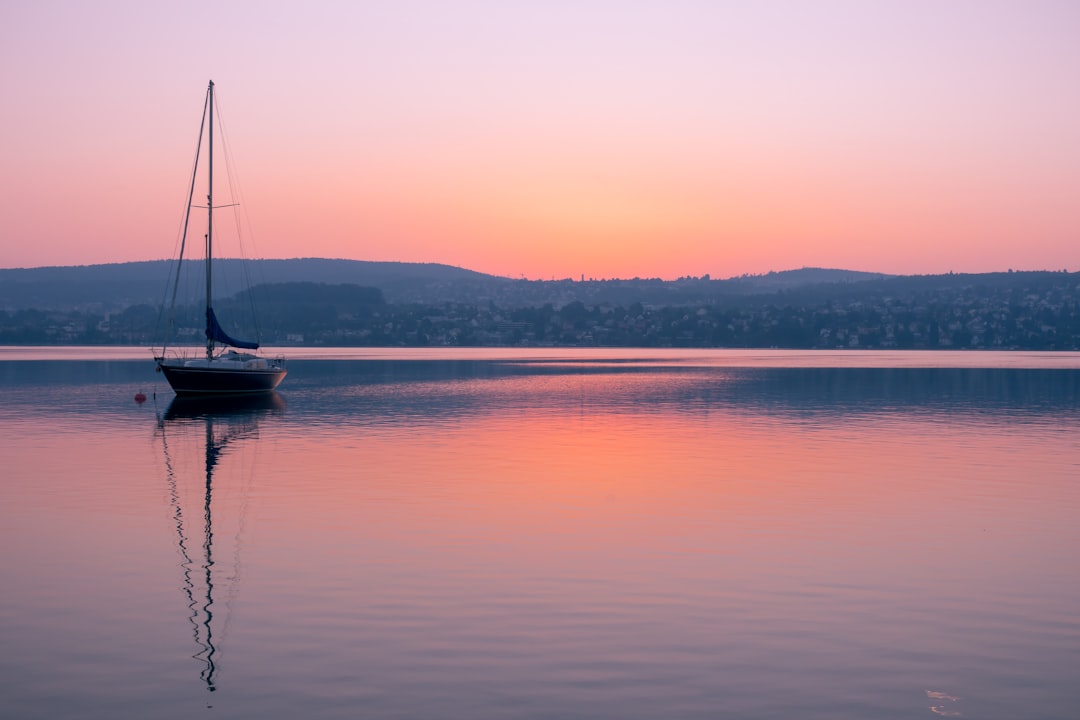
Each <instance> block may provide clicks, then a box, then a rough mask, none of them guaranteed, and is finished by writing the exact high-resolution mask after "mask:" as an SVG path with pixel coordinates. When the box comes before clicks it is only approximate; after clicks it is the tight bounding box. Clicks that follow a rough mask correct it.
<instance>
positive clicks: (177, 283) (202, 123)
mask: <svg viewBox="0 0 1080 720" xmlns="http://www.w3.org/2000/svg"><path fill="white" fill-rule="evenodd" d="M212 87H213V85H212V84H211V85H210V87H209V88H207V90H206V100H204V101H203V114H202V120H200V121H199V141H198V144H197V145H196V146H195V163H194V165H193V166H192V169H191V186H190V188H189V189H188V202H187V212H185V213H184V231H183V233H182V234H181V236H180V256H179V258H178V259H177V261H176V280H175V281H174V282H173V294H172V301H171V302H170V303H169V327H172V325H173V321H174V319H175V318H174V310H175V308H176V291H177V290H178V289H179V287H180V268H181V266H182V265H183V263H184V247H185V245H186V244H187V231H188V222H189V221H190V220H191V202H192V200H193V198H194V197H195V180H196V176H197V173H198V169H199V153H200V151H201V150H202V136H203V128H204V127H205V126H206V111H207V109H208V108H209V106H210V99H211V90H210V88H212ZM207 262H209V258H207ZM161 355H162V357H164V356H165V346H164V345H162V347H161Z"/></svg>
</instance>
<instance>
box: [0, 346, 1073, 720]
mask: <svg viewBox="0 0 1080 720" xmlns="http://www.w3.org/2000/svg"><path fill="white" fill-rule="evenodd" d="M290 355H291V356H292V357H293V358H298V359H293V360H292V361H291V362H290V375H289V377H288V378H287V380H286V381H285V384H284V385H283V386H282V389H281V391H280V393H279V394H278V395H276V396H273V397H272V398H270V399H269V400H267V401H265V402H262V403H255V404H251V403H248V404H247V405H245V406H240V407H236V406H233V407H221V406H212V405H211V406H207V405H200V404H190V403H186V404H178V403H176V402H173V401H172V398H173V395H172V393H171V392H170V391H169V390H168V389H167V387H166V386H165V385H164V383H163V381H162V380H160V377H159V376H155V374H154V373H153V371H152V370H153V365H152V361H151V360H150V355H149V353H148V352H146V351H142V350H140V351H127V350H119V351H118V350H115V349H105V350H88V349H69V350H63V349H61V350H47V351H46V350H25V349H18V350H16V349H0V458H2V468H3V469H2V480H0V488H2V493H3V495H2V503H0V548H2V552H0V577H2V578H3V593H2V596H0V598H2V599H0V623H2V629H3V638H4V639H3V649H4V652H3V653H0V702H2V703H3V709H2V711H0V714H2V715H3V716H4V717H12V718H57V717H66V718H117V717H155V718H192V717H195V718H199V717H206V718H218V719H225V718H252V717H260V718H298V717H319V718H336V717H340V718H356V717H372V718H481V719H482V718H718V717H720V718H728V717H730V718H776V719H780V718H784V719H788V718H905V719H909V718H920V717H925V718H929V719H932V718H934V717H939V716H949V717H966V718H1003V719H1004V718H1009V719H1010V720H1012V719H1014V718H1076V717H1078V716H1080V561H1078V557H1077V553H1078V550H1077V549H1078V548H1080V522H1078V519H1080V356H1077V355H1072V354H1057V355H1038V354H992V353H956V354H933V353H911V354H888V353H851V354H848V353H824V354H822V353H805V352H804V353H784V352H772V353H769V352H698V353H694V352H678V351H667V352H655V351H652V352H649V351H622V350H618V351H550V350H549V351H535V352H529V351H505V350H504V351H499V350H490V351H488V350H484V351H464V352H458V353H449V352H443V353H438V352H422V351H411V352H405V351H402V352H388V351H329V350H328V351H311V350H308V351H303V352H300V351H295V352H291V353H290ZM140 390H141V391H143V392H145V393H146V394H147V395H148V396H150V398H149V399H148V400H147V402H145V403H143V404H141V405H139V404H137V403H135V402H134V400H133V396H134V394H135V393H136V392H137V391H140ZM155 392H156V397H155V396H154V394H155Z"/></svg>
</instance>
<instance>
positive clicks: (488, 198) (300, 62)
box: [0, 0, 1080, 279]
mask: <svg viewBox="0 0 1080 720" xmlns="http://www.w3.org/2000/svg"><path fill="white" fill-rule="evenodd" d="M211 79H212V80H213V81H214V83H215V87H216V92H217V97H218V102H219V106H220V108H221V113H222V117H223V119H224V123H225V131H226V137H227V139H228V141H229V145H228V147H229V149H230V157H231V158H232V160H233V162H232V163H231V164H230V168H231V172H232V173H234V175H235V177H236V178H237V179H238V183H239V184H238V186H237V187H238V188H239V190H235V191H232V190H230V191H229V195H230V197H229V198H223V197H222V194H221V193H219V191H215V202H225V201H226V200H234V199H235V200H242V208H243V216H244V217H246V218H247V219H249V220H250V224H251V231H250V233H249V234H248V239H247V240H246V241H245V243H246V245H245V254H246V256H248V257H268V258H289V257H331V258H350V259H356V260H391V261H405V262H438V263H446V264H450V265H456V266H460V267H466V268H469V269H472V270H478V271H481V272H487V273H492V274H497V275H504V276H508V277H515V278H517V277H526V278H530V279H550V278H566V277H571V278H575V279H578V278H580V277H582V276H584V277H586V278H630V277H662V278H666V279H673V278H677V277H681V276H686V275H693V276H700V275H704V274H706V273H707V274H710V275H711V276H712V277H732V276H737V275H742V274H746V273H750V274H757V273H763V272H769V271H772V270H787V269H795V268H800V267H833V268H846V269H853V270H866V271H874V272H886V273H899V274H925V273H942V272H950V271H953V272H989V271H999V270H1007V269H1017V270H1040V269H1050V270H1062V269H1067V270H1070V271H1077V270H1080V2H1074V1H1073V0H1060V1H1054V0H1028V1H1019V0H1018V1H1016V2H1001V1H997V0H973V1H967V0H929V1H926V0H904V1H903V2H899V1H897V2H875V1H874V0H850V1H848V0H814V1H810V0H797V1H771V0H760V1H754V2H749V1H747V2H726V1H724V0H711V1H706V0H543V1H540V0H537V1H535V2H534V1H530V0H519V1H517V2H515V1H512V0H502V1H496V0H441V1H440V0H428V1H422V0H394V1H392V2H391V1H384V2H366V1H364V0H350V1H347V2H318V1H317V0H316V1H313V2H308V3H296V2H284V1H280V0H261V1H259V2H229V1H228V0H219V1H218V2H201V1H200V0H195V1H193V2H185V3H182V4H177V3H162V2H145V1H143V0H139V1H134V2H118V1H114V0H95V2H79V1H74V0H73V1H70V2H59V1H56V0H4V1H3V2H0V93H2V97H3V102H2V103H0V158H2V162H0V267H5V268H11V267H38V266H46V265H86V264H98V263H112V262H127V261H133V260H150V259H159V258H168V257H172V256H173V253H174V251H175V247H176V240H177V234H178V229H179V226H180V219H181V217H182V215H183V209H184V205H185V202H186V197H187V192H188V183H189V181H190V172H191V164H192V158H193V156H194V149H195V144H196V138H197V134H198V125H199V118H200V113H201V111H202V105H203V99H204V96H205V92H206V87H207V84H208V81H209V80H211ZM218 187H219V188H220V187H222V184H221V182H220V181H219V183H218ZM232 195H235V196H236V197H235V198H234V197H232ZM202 232H203V231H202V230H198V231H193V233H195V234H196V235H197V236H198V237H201V235H202Z"/></svg>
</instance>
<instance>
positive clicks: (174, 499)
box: [157, 393, 285, 692]
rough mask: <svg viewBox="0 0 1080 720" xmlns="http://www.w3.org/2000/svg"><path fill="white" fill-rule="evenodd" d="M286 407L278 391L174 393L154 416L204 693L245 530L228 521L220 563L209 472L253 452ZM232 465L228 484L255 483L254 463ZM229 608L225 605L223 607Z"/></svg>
mask: <svg viewBox="0 0 1080 720" xmlns="http://www.w3.org/2000/svg"><path fill="white" fill-rule="evenodd" d="M284 411H285V402H284V400H283V399H282V398H281V397H280V396H279V395H278V394H277V393H268V394H264V395H258V396H249V395H243V396H221V397H206V398H203V397H189V398H187V397H179V396H178V397H176V398H174V399H173V400H172V402H171V403H170V404H169V406H168V407H167V408H166V409H165V411H164V412H163V413H160V414H159V415H158V419H157V435H158V436H159V437H160V438H161V446H162V452H163V454H164V460H165V469H166V475H167V484H168V491H169V500H170V505H171V508H172V517H173V520H174V522H175V525H176V537H177V549H178V550H179V552H180V557H181V559H182V562H181V568H182V571H183V572H182V575H183V577H182V583H181V589H182V591H183V594H184V598H185V601H186V604H187V608H188V622H189V623H190V624H191V628H192V636H193V638H194V641H195V645H196V648H197V651H196V652H195V653H194V654H193V655H192V658H194V659H195V660H196V661H198V662H199V664H200V665H201V668H200V672H199V678H200V680H201V681H202V682H203V683H205V685H206V689H207V690H209V691H210V692H214V691H215V690H217V678H216V675H217V671H218V654H219V649H220V648H219V644H220V638H219V634H220V633H217V632H216V630H217V628H218V627H219V626H222V625H224V623H225V622H226V621H227V617H223V614H224V613H223V612H222V611H220V610H219V607H218V605H219V603H220V601H219V600H218V598H217V597H216V596H215V593H216V592H217V593H220V592H221V591H222V590H232V591H235V587H232V588H223V587H222V585H223V583H228V584H230V585H235V583H236V581H237V579H238V577H239V572H238V570H239V567H238V565H239V563H238V557H237V553H236V550H238V548H239V547H240V544H241V542H240V540H241V539H240V536H239V533H240V530H241V529H242V528H243V527H244V522H243V518H240V519H239V520H238V521H236V520H234V521H233V522H230V523H227V524H228V525H229V526H230V527H232V528H233V529H234V530H235V537H234V538H232V539H231V543H230V541H229V538H227V537H219V538H218V540H217V542H218V544H219V546H220V545H221V543H222V542H223V541H224V542H227V543H229V544H231V545H232V547H233V549H234V554H233V558H232V559H231V560H227V561H226V562H225V563H222V562H221V561H220V560H219V559H218V556H217V555H215V548H214V545H215V536H214V522H215V520H216V521H217V522H218V524H219V525H221V523H222V518H221V517H216V516H215V514H214V513H215V510H216V511H217V512H218V513H219V515H220V512H221V509H220V508H215V504H214V502H213V501H214V490H215V488H214V476H215V473H216V472H218V471H219V470H220V468H219V463H221V462H222V460H223V459H224V458H225V456H226V455H227V454H229V455H232V454H238V453H239V451H240V448H242V447H245V446H247V447H248V449H252V450H253V449H254V447H255V446H256V445H257V443H256V441H257V439H258V436H259V425H260V423H261V422H263V421H265V420H266V419H267V418H272V417H280V416H281V415H283V414H284ZM237 464H238V465H239V466H241V467H239V468H236V469H238V470H239V473H236V472H233V471H232V470H230V472H228V473H227V474H226V478H227V479H228V480H230V481H231V482H230V483H229V484H230V485H233V486H234V488H233V489H236V488H238V489H239V490H240V492H241V494H245V493H246V491H248V490H250V487H251V484H252V482H253V466H251V465H250V464H248V463H242V462H240V463H237ZM236 469H234V470H236ZM245 475H246V476H247V477H246V478H245V477H243V476H245ZM237 480H238V481H237ZM246 505H247V503H246V501H245V499H244V498H241V501H240V502H236V501H235V500H233V501H231V502H229V503H227V504H226V507H225V509H226V510H229V509H232V510H235V511H237V512H240V513H242V512H243V508H245V507H246ZM185 510H186V512H185ZM200 516H201V517H200ZM226 520H228V519H226ZM193 526H194V527H193ZM219 551H220V547H219ZM223 565H225V566H224V567H222V566H223ZM227 609H228V603H227V602H226V604H225V608H224V610H226V611H227Z"/></svg>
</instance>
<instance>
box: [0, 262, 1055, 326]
mask: <svg viewBox="0 0 1080 720" xmlns="http://www.w3.org/2000/svg"><path fill="white" fill-rule="evenodd" d="M174 267H175V266H174V264H173V263H171V262H168V261H163V260H162V261H151V262H138V263H123V264H114V265H90V266H83V267H47V268H32V269H15V270H0V310H6V311H8V312H12V311H17V310H24V309H36V310H43V311H53V310H59V311H65V310H81V311H86V312H97V313H111V312H118V311H120V310H123V309H125V308H128V307H131V306H134V305H150V306H153V307H160V306H161V304H162V301H163V300H164V297H163V295H164V288H165V285H166V281H167V280H168V279H169V277H170V274H171V273H172V272H174V271H173V270H172V268H174ZM184 268H185V272H184V275H183V277H184V278H185V279H186V282H184V281H182V282H181V283H180V286H181V293H180V295H179V296H178V298H177V299H178V302H180V303H182V304H184V303H186V304H196V303H198V302H201V297H202V293H203V291H204V280H203V265H202V263H201V262H198V261H191V262H187V263H185V266H184ZM214 268H215V271H214V284H215V290H214V292H215V296H216V297H218V298H228V297H230V296H232V295H234V294H236V293H237V292H238V291H240V290H243V289H244V288H246V287H249V286H251V285H258V284H280V283H321V284H326V285H356V286H362V287H366V288H375V289H377V290H378V291H380V293H381V296H382V300H383V301H384V302H386V303H388V304H408V303H415V304H441V303H460V304H471V305H492V306H497V307H502V308H518V307H541V306H544V305H548V304H550V305H553V306H554V307H562V306H565V305H567V304H570V303H575V302H579V303H583V304H585V305H587V306H596V305H612V306H620V305H621V306H628V305H631V304H634V303H641V304H643V305H648V306H660V307H663V306H684V305H700V304H717V305H732V304H738V305H746V304H784V305H796V306H797V305H807V306H809V305H817V304H821V303H827V302H845V303H846V302H855V301H860V300H863V301H867V302H870V301H876V300H880V299H883V298H918V297H920V296H925V295H929V294H938V295H941V294H943V293H944V294H946V295H947V294H948V293H950V292H955V291H959V290H962V289H967V290H971V289H980V288H984V289H988V290H990V289H1012V290H1017V291H1020V290H1023V289H1025V288H1030V289H1031V291H1032V292H1042V291H1044V290H1045V289H1046V288H1048V287H1051V286H1053V287H1057V288H1061V287H1064V285H1063V282H1064V283H1066V284H1067V283H1068V279H1069V277H1070V276H1068V275H1067V274H1063V273H1060V272H1007V273H984V274H973V275H969V274H953V273H950V274H947V275H916V276H892V275H885V274H881V273H869V272H856V271H851V270H839V269H826V268H802V269H798V270H788V271H782V272H770V273H766V274H763V275H744V276H741V277H735V278H728V279H723V280H721V279H713V278H710V277H709V276H708V275H705V276H702V277H684V278H679V279H678V280H668V281H665V280H660V279H658V278H633V279H624V280H585V281H578V280H570V279H565V280H513V279H510V278H504V277H497V276H493V275H485V274H483V273H478V272H474V271H471V270H465V269H462V268H457V267H452V266H449V265H439V264H435V263H396V262H365V261H358V260H329V259H319V258H303V259H293V260H253V261H247V262H246V263H245V262H242V261H239V260H223V261H220V262H218V263H215V266H214ZM1069 287H1070V288H1071V285H1069ZM308 289H309V290H311V288H310V287H309V288H308ZM941 296H942V297H944V296H945V295H941Z"/></svg>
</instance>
